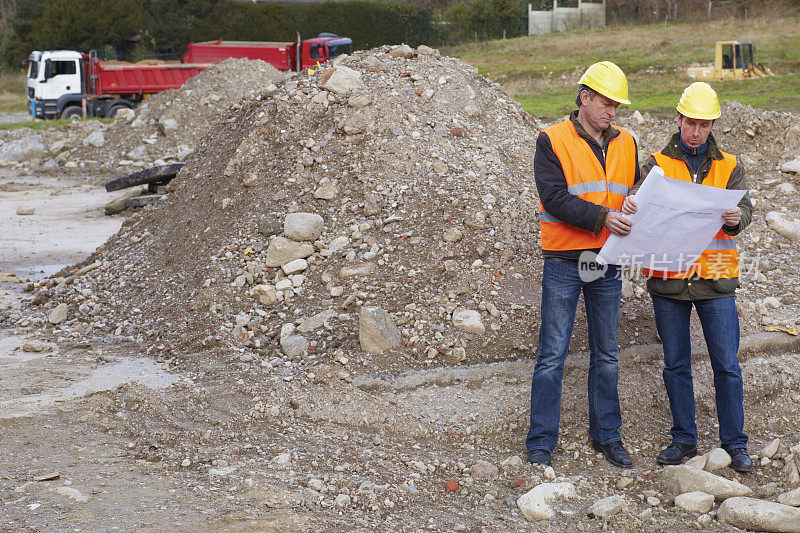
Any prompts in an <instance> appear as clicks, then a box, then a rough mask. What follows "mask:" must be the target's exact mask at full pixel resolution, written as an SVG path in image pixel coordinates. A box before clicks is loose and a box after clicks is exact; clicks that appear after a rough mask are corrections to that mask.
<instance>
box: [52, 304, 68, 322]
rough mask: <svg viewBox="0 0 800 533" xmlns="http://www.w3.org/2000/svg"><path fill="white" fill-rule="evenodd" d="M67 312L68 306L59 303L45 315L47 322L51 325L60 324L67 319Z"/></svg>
mask: <svg viewBox="0 0 800 533" xmlns="http://www.w3.org/2000/svg"><path fill="white" fill-rule="evenodd" d="M68 310H69V306H68V305H67V304H65V303H60V304H58V305H57V306H56V308H55V309H53V310H52V311H50V314H49V315H47V320H48V322H50V323H51V324H54V325H55V324H61V323H62V322H64V321H65V320H66V319H67V311H68Z"/></svg>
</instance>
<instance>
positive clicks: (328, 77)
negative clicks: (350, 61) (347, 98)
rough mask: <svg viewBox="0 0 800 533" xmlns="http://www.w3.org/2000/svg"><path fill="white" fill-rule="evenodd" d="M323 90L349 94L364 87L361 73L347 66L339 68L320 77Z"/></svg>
mask: <svg viewBox="0 0 800 533" xmlns="http://www.w3.org/2000/svg"><path fill="white" fill-rule="evenodd" d="M320 82H321V86H322V88H323V89H325V90H326V91H331V92H333V93H336V94H347V93H349V92H350V91H352V90H353V89H360V88H363V87H364V82H363V81H362V79H361V73H360V72H358V71H357V70H353V69H351V68H348V67H345V66H338V67H336V68H335V69H333V70H332V71H330V70H329V71H327V72H325V73H323V74H322V76H320Z"/></svg>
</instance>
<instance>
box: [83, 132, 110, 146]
mask: <svg viewBox="0 0 800 533" xmlns="http://www.w3.org/2000/svg"><path fill="white" fill-rule="evenodd" d="M105 144H106V136H105V135H104V134H103V132H102V131H93V132H92V133H90V134H89V135H87V136H86V138H85V139H83V145H84V146H94V147H95V148H102V147H103V146H104V145H105Z"/></svg>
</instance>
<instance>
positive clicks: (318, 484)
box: [307, 477, 325, 492]
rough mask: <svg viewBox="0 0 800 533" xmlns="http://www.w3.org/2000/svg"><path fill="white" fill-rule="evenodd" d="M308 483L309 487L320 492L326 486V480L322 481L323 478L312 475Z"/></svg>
mask: <svg viewBox="0 0 800 533" xmlns="http://www.w3.org/2000/svg"><path fill="white" fill-rule="evenodd" d="M307 485H308V488H309V489H311V490H315V491H317V492H319V491H321V490H322V489H324V488H325V482H324V481H322V480H321V479H317V478H315V477H312V478H311V479H309V480H308V483H307Z"/></svg>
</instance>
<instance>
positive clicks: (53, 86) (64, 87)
mask: <svg viewBox="0 0 800 533" xmlns="http://www.w3.org/2000/svg"><path fill="white" fill-rule="evenodd" d="M82 64H83V55H82V54H81V53H80V52H72V51H69V50H53V51H47V52H31V54H30V56H28V78H27V83H26V90H27V98H28V113H30V115H31V116H33V117H35V118H57V117H59V116H61V114H62V113H63V112H64V111H65V110H66V109H70V104H74V103H75V102H80V101H82V100H83V99H84V98H86V94H85V92H84V90H83V87H84V84H83V67H82ZM73 107H74V106H73ZM73 115H75V116H77V114H76V113H75V111H74V110H73ZM64 118H67V117H64Z"/></svg>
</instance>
